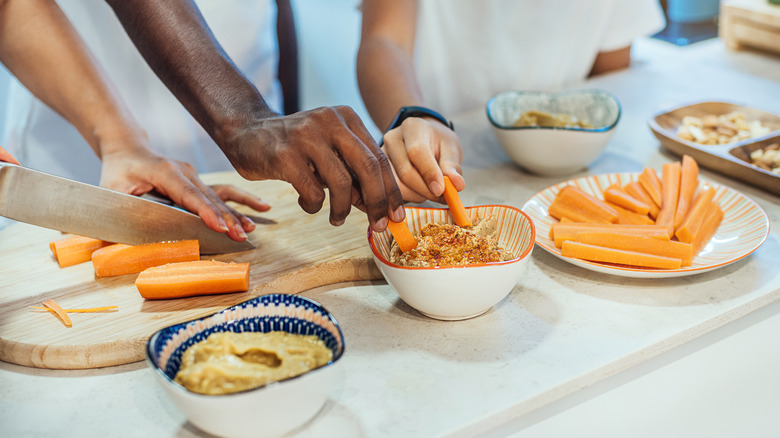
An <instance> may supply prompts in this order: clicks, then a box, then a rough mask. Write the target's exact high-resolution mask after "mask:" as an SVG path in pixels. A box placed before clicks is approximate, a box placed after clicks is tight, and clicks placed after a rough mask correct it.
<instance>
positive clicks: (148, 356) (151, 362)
mask: <svg viewBox="0 0 780 438" xmlns="http://www.w3.org/2000/svg"><path fill="white" fill-rule="evenodd" d="M274 295H293V296H295V297H297V298H299V299H302V300H303V301H308V302H310V303H311V304H313V305H315V306H317V307H319V309H321V310H322V311H323V312H324V313H325V314H327V316H328V318H329V319H331V320H332V322H333V325H334V326H335V327H336V330H338V333H339V336H340V337H341V351H340V352H339V353H338V355H337V356H335V357H333V358H331V360H330V361H328V363H326V364H324V365H321V366H319V367H317V368H313V369H310V370H309V371H306V372H305V373H302V374H298V375H297V376H292V377H288V378H286V379H283V380H274V381H272V382H268V383H266V384H265V385H262V386H257V387H254V388H249V389H244V390H242V391H236V392H231V393H227V394H201V393H199V392H194V391H190V390H189V389H187V388H186V387H184V386H183V385H181V384H179V383H177V382H176V381H175V380H173V379H172V378H170V376H168V374H166V373H165V371H163V369H162V368H160V367H159V366H158V365H157V364H156V363H155V362H154V360H152V341H153V340H154V339H155V338H156V337H157V336H159V335H160V333H161V332H162V331H163V330H167V329H169V328H171V327H175V326H179V325H186V324H189V323H191V322H194V321H200V320H204V319H206V318H210V317H212V316H214V315H217V314H220V313H225V312H229V311H231V310H233V309H235V308H236V307H239V306H242V305H244V304H246V303H248V302H250V301H253V300H259V299H261V298H263V297H270V296H274ZM253 333H254V332H253ZM145 351H146V362H147V364H149V366H150V367H151V368H152V369H154V371H155V373H156V374H157V375H158V376H159V377H162V378H163V380H165V381H166V382H167V383H170V385H169V387H171V388H173V389H174V390H175V391H181V392H183V393H185V394H187V395H190V396H194V397H203V398H207V399H214V398H215V397H221V398H227V397H232V396H240V395H245V394H246V393H248V392H252V391H258V390H263V389H267V388H272V387H276V386H279V385H283V384H285V383H286V382H290V381H293V380H297V379H298V378H302V377H303V376H307V375H309V374H311V373H313V372H318V371H322V370H325V369H326V368H328V367H330V366H333V365H335V364H336V362H338V360H339V359H341V358H342V357H343V356H344V352H345V351H346V342H345V341H344V332H343V331H342V330H341V325H340V324H339V322H338V321H337V320H336V317H335V316H334V315H333V314H332V313H331V312H330V311H329V310H328V309H326V308H325V306H323V305H322V304H320V303H319V302H318V301H315V300H313V299H311V298H308V297H304V296H302V295H298V294H284V293H272V294H265V295H259V296H256V297H253V298H250V299H248V300H246V301H243V302H241V303H238V304H235V305H232V306H230V307H226V308H224V309H222V310H219V311H217V312H214V313H211V314H208V315H206V316H202V317H200V318H193V319H190V320H188V321H182V322H178V323H176V324H171V325H168V326H165V327H163V328H161V329H159V330H156V331H155V332H154V333H152V335H151V336H149V339H148V340H147V341H146V349H145Z"/></svg>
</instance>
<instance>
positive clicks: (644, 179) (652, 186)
mask: <svg viewBox="0 0 780 438" xmlns="http://www.w3.org/2000/svg"><path fill="white" fill-rule="evenodd" d="M637 180H638V181H639V184H642V187H644V189H645V190H646V191H647V193H648V194H649V195H650V198H651V199H652V200H653V202H655V205H656V206H657V207H658V208H661V202H662V200H661V180H660V179H659V178H658V174H657V173H655V169H653V168H652V167H645V168H644V169H642V173H640V174H639V177H638V178H637Z"/></svg>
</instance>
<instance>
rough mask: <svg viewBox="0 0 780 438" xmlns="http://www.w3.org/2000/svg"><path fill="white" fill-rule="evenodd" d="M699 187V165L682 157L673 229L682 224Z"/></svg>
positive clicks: (686, 156) (689, 158)
mask: <svg viewBox="0 0 780 438" xmlns="http://www.w3.org/2000/svg"><path fill="white" fill-rule="evenodd" d="M698 186H699V165H698V164H696V160H694V159H693V158H692V157H691V156H689V155H683V157H682V170H681V171H680V197H679V199H678V200H677V209H676V210H675V212H674V228H675V229H677V227H679V226H680V224H682V221H683V220H684V219H685V216H686V215H687V214H688V210H689V209H690V208H691V204H692V203H693V194H694V193H695V192H696V187H698Z"/></svg>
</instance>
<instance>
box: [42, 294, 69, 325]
mask: <svg viewBox="0 0 780 438" xmlns="http://www.w3.org/2000/svg"><path fill="white" fill-rule="evenodd" d="M43 305H44V306H46V307H48V308H49V309H51V310H52V311H54V313H56V314H57V316H58V317H59V318H60V320H62V323H63V324H65V327H73V323H72V322H71V321H70V317H69V316H68V313H67V312H65V310H63V309H62V307H60V305H59V304H57V303H56V302H55V301H54V300H46V301H44V302H43Z"/></svg>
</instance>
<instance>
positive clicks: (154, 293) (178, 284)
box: [135, 260, 249, 300]
mask: <svg viewBox="0 0 780 438" xmlns="http://www.w3.org/2000/svg"><path fill="white" fill-rule="evenodd" d="M135 286H136V287H137V288H138V292H139V293H140V294H141V296H142V297H144V298H145V299H147V300H165V299H172V298H184V297H191V296H195V295H213V294H222V293H229V292H241V291H246V290H248V289H249V263H224V262H218V261H216V260H198V261H195V262H181V263H169V264H166V265H162V266H155V267H151V268H148V269H145V270H144V271H143V272H141V273H140V274H139V275H138V278H137V279H136V280H135Z"/></svg>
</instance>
